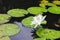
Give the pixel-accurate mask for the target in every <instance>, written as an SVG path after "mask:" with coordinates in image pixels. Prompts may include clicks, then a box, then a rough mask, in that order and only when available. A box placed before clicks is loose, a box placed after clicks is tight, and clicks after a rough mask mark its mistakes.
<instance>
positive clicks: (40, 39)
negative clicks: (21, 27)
mask: <svg viewBox="0 0 60 40" xmlns="http://www.w3.org/2000/svg"><path fill="white" fill-rule="evenodd" d="M34 40H46V38H36V39H34Z"/></svg>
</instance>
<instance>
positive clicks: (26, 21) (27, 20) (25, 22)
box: [22, 16, 34, 28]
mask: <svg viewBox="0 0 60 40" xmlns="http://www.w3.org/2000/svg"><path fill="white" fill-rule="evenodd" d="M32 21H33V16H31V17H28V18H25V19H23V20H22V24H23V25H24V26H25V27H29V28H34V25H31V23H32Z"/></svg>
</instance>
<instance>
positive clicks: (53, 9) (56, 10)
mask: <svg viewBox="0 0 60 40" xmlns="http://www.w3.org/2000/svg"><path fill="white" fill-rule="evenodd" d="M48 11H49V12H50V13H52V14H60V7H50V8H48Z"/></svg>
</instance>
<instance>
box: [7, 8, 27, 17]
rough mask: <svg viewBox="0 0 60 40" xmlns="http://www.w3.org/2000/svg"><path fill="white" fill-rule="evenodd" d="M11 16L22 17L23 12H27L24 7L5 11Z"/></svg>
mask: <svg viewBox="0 0 60 40" xmlns="http://www.w3.org/2000/svg"><path fill="white" fill-rule="evenodd" d="M7 13H8V14H9V15H10V16H12V17H22V16H24V15H25V14H28V12H27V11H26V10H24V9H12V10H9V11H8V12H7Z"/></svg>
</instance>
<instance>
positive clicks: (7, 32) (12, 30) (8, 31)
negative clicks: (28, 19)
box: [0, 23, 20, 36]
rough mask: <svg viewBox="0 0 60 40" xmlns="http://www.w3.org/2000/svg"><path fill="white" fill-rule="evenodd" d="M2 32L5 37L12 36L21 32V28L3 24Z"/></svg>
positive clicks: (0, 26)
mask: <svg viewBox="0 0 60 40" xmlns="http://www.w3.org/2000/svg"><path fill="white" fill-rule="evenodd" d="M0 28H1V29H0V30H2V31H3V33H4V36H12V35H15V34H17V33H19V32H20V28H19V27H18V26H17V25H16V24H10V23H9V24H3V25H0Z"/></svg>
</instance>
